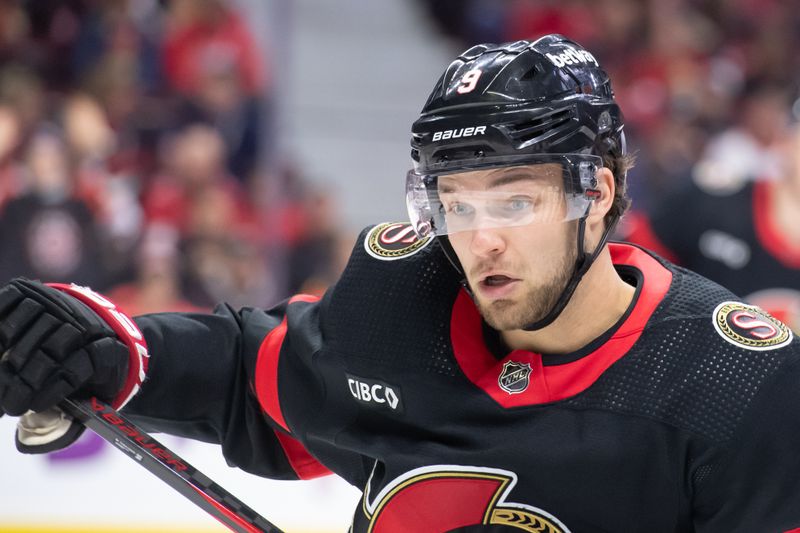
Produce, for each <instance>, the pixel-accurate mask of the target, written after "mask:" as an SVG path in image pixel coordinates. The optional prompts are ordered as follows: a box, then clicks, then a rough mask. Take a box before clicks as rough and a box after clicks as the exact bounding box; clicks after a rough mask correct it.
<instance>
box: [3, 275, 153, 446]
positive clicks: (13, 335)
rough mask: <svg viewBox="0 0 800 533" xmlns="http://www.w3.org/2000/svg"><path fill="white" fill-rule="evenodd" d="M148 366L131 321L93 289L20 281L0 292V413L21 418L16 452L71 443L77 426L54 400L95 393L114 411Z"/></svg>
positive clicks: (81, 429) (140, 342)
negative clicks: (111, 406)
mask: <svg viewBox="0 0 800 533" xmlns="http://www.w3.org/2000/svg"><path fill="white" fill-rule="evenodd" d="M146 363H147V351H146V348H145V345H144V341H143V339H142V335H141V333H140V332H139V330H138V328H137V327H136V326H135V324H134V323H133V321H132V320H131V319H130V318H128V317H127V316H125V315H124V314H122V313H120V312H119V311H118V310H117V309H116V308H115V307H114V305H113V304H112V303H111V302H109V301H108V300H106V299H105V298H103V297H102V296H100V295H98V294H96V293H94V292H92V291H91V290H89V289H86V288H84V287H78V286H76V285H70V286H66V285H52V286H48V285H44V284H42V283H38V282H34V281H29V280H25V279H15V280H13V281H11V282H10V283H9V284H8V285H6V286H5V287H3V288H2V289H0V410H2V411H5V412H6V413H8V414H9V415H12V416H20V417H21V418H20V420H19V422H18V424H17V433H16V443H17V449H19V450H20V451H21V452H24V453H45V452H50V451H54V450H58V449H61V448H64V447H66V446H68V445H69V444H71V443H73V442H74V441H75V440H76V439H77V438H78V437H79V436H80V434H81V433H82V432H83V426H82V425H80V424H78V423H75V422H73V421H72V420H71V419H70V418H69V417H67V416H66V415H64V414H63V413H62V412H61V410H59V409H58V408H56V405H57V404H58V402H60V401H61V400H63V399H64V398H66V397H74V398H88V397H90V396H97V397H98V398H100V399H102V400H104V401H107V402H110V403H112V405H113V406H114V407H116V408H119V407H121V406H122V405H123V404H124V403H125V402H126V401H127V400H129V399H130V397H132V396H133V394H134V393H135V392H136V391H137V390H138V388H139V385H140V384H141V382H142V380H143V379H144V372H145V370H146Z"/></svg>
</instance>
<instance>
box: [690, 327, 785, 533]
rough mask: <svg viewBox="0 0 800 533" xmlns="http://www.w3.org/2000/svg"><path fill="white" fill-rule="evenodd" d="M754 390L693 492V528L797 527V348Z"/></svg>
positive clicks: (776, 531) (771, 530) (781, 531)
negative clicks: (737, 425) (747, 406)
mask: <svg viewBox="0 0 800 533" xmlns="http://www.w3.org/2000/svg"><path fill="white" fill-rule="evenodd" d="M794 346H795V352H796V353H795V354H794V357H793V358H792V359H790V360H789V361H787V362H786V364H785V365H784V366H783V368H781V369H780V370H779V371H778V372H777V373H776V376H775V379H774V380H773V381H771V382H768V383H767V384H766V386H765V387H764V388H763V389H762V390H761V391H760V392H759V395H758V398H757V401H756V402H755V404H754V405H753V409H751V410H750V411H749V413H748V414H747V415H746V417H745V418H744V419H743V423H742V425H741V426H740V428H739V430H738V432H737V434H736V436H735V437H734V438H733V439H732V440H731V442H730V444H729V446H728V447H727V449H726V450H725V451H724V452H723V453H722V454H721V455H720V456H719V457H718V459H717V460H716V461H714V462H712V463H710V464H708V465H706V467H704V472H705V473H704V474H703V479H702V481H700V482H699V483H698V485H699V486H698V488H697V492H696V495H695V510H694V511H695V516H696V519H695V527H696V529H695V531H697V532H698V533H706V532H707V533H712V532H717V531H726V532H730V533H737V532H741V533H744V532H749V531H763V532H765V533H788V532H791V533H797V532H800V416H799V415H798V406H800V353H797V352H800V350H798V349H797V346H798V344H797V341H795V345H794Z"/></svg>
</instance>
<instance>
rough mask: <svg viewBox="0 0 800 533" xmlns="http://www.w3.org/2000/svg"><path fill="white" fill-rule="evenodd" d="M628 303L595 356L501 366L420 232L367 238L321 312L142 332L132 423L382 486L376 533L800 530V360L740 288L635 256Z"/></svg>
mask: <svg viewBox="0 0 800 533" xmlns="http://www.w3.org/2000/svg"><path fill="white" fill-rule="evenodd" d="M609 246H610V249H611V253H612V257H613V261H614V263H615V265H616V268H617V269H618V271H619V273H620V275H621V276H623V278H624V279H626V280H627V281H628V282H629V283H631V284H633V285H635V286H636V295H635V297H634V300H633V302H632V304H631V307H630V309H629V310H628V312H627V313H626V314H625V315H624V316H623V317H622V318H621V319H620V320H619V322H618V323H617V324H616V325H615V326H614V327H613V328H611V329H610V330H609V331H608V332H606V333H605V334H604V335H602V336H601V337H600V338H598V339H596V340H595V341H594V342H592V343H591V344H590V345H588V346H586V347H585V348H583V349H581V350H580V351H578V352H575V353H570V354H538V353H532V352H527V351H522V350H515V351H512V352H511V353H498V352H497V350H496V349H492V348H490V346H493V344H494V343H492V342H491V331H488V330H487V328H486V327H485V326H484V324H483V323H482V321H481V318H480V315H479V314H478V312H477V310H476V308H475V306H474V304H473V302H472V300H471V298H470V296H469V295H468V293H467V292H466V291H465V290H464V288H463V287H462V285H461V283H460V280H459V277H458V275H457V273H456V271H455V269H454V268H453V267H452V266H451V265H450V264H449V263H448V261H447V259H446V257H445V255H444V254H443V253H442V250H441V249H440V248H439V245H438V243H437V242H436V241H435V240H433V239H430V238H429V239H423V240H417V239H416V238H415V237H414V236H413V232H412V231H411V227H410V226H409V225H406V224H382V225H378V226H376V227H374V228H372V229H370V230H368V231H365V233H364V234H362V236H361V237H360V239H359V241H358V243H357V245H356V248H355V249H354V251H353V253H352V256H351V258H350V260H349V263H348V265H347V267H346V270H345V272H344V274H343V275H342V277H341V279H340V280H339V281H338V282H337V283H336V284H335V285H334V286H333V287H332V288H331V289H330V290H329V291H328V292H327V293H326V294H325V296H324V297H323V298H322V299H321V300H317V299H315V298H311V297H304V296H299V297H296V298H294V299H292V300H289V301H288V302H285V303H283V304H281V305H279V306H277V307H275V308H273V309H271V310H268V311H265V310H259V309H242V310H239V311H234V310H233V309H231V308H229V307H227V306H220V307H219V308H217V310H216V311H215V313H214V314H213V315H200V314H173V313H171V314H158V315H149V316H142V317H138V318H137V319H136V321H137V323H138V324H139V326H140V327H141V328H142V330H143V332H144V334H145V336H146V339H147V342H148V344H149V348H150V352H151V354H152V359H151V363H150V372H149V377H148V380H147V381H146V382H145V383H144V386H143V388H142V390H141V392H140V393H139V395H138V396H137V397H136V398H134V400H133V402H132V403H131V404H130V405H129V406H128V407H127V408H126V413H127V414H129V415H131V417H132V418H133V419H134V420H136V421H138V422H139V423H141V424H143V425H144V426H146V427H148V428H150V429H155V430H160V431H166V432H169V433H173V434H178V435H183V436H188V437H192V438H197V439H201V440H206V441H211V442H217V443H220V444H221V445H222V450H223V453H224V454H225V457H226V458H227V460H228V461H229V463H230V464H232V465H236V466H238V467H240V468H242V469H244V470H247V471H250V472H253V473H256V474H259V475H264V476H269V477H273V478H284V479H297V478H307V477H313V476H317V475H321V474H325V473H328V472H334V473H336V474H338V475H340V476H342V477H343V478H344V479H346V480H347V481H349V482H350V483H352V484H354V485H355V486H357V487H359V488H362V489H363V493H364V496H363V499H362V501H361V504H360V505H359V506H358V509H356V511H355V515H354V522H353V527H352V531H353V532H355V533H363V532H373V533H397V532H423V533H425V532H443V531H464V532H467V531H498V532H499V531H503V532H509V533H510V532H513V531H517V532H525V531H527V532H534V531H536V532H550V533H555V532H572V533H584V532H613V533H625V532H642V533H659V532H698V533H700V532H705V533H708V532H714V533H736V532H748V533H751V532H756V531H757V532H759V533H773V532H776V533H781V532H786V531H792V530H794V529H795V528H800V453H798V446H800V415H798V405H800V347H799V346H798V344H799V343H798V341H796V340H793V335H792V332H791V330H790V329H789V328H787V327H786V326H784V325H783V324H782V323H780V322H779V321H777V320H775V319H773V318H772V317H770V316H769V315H767V314H765V313H763V312H762V311H761V310H759V309H758V308H755V307H752V306H749V305H744V304H742V303H739V302H738V300H737V298H736V297H734V296H733V295H732V294H730V293H729V292H728V291H727V290H725V289H723V288H721V287H720V286H718V285H716V284H714V283H711V282H709V281H707V280H705V279H704V278H701V277H700V276H698V275H696V274H693V273H691V272H688V271H686V270H683V269H680V268H676V267H674V266H672V265H671V264H669V263H667V262H665V261H663V260H661V259H659V258H657V257H655V256H653V255H651V254H650V253H648V252H646V251H644V250H642V249H640V248H638V247H634V246H631V245H627V244H619V243H612V244H610V245H609Z"/></svg>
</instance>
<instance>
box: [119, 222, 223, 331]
mask: <svg viewBox="0 0 800 533" xmlns="http://www.w3.org/2000/svg"><path fill="white" fill-rule="evenodd" d="M180 270H181V267H180V255H179V254H178V249H177V248H176V246H175V240H174V235H173V234H172V233H171V232H170V231H169V229H167V228H162V231H161V232H159V231H151V232H150V233H149V234H148V238H147V239H146V240H145V241H143V242H142V246H141V247H140V248H139V256H138V257H137V258H136V277H135V279H134V280H133V281H131V282H130V283H124V284H122V285H118V286H116V287H114V288H113V289H111V290H110V291H109V292H108V296H109V297H110V298H111V300H112V301H114V302H115V303H116V304H117V305H118V306H119V307H120V308H121V309H124V310H125V312H126V313H128V314H129V315H140V314H145V313H160V312H164V311H179V312H192V311H200V310H208V308H204V307H198V306H196V305H193V304H191V303H190V302H189V301H188V300H187V299H186V298H185V297H184V295H183V291H182V288H181V274H180Z"/></svg>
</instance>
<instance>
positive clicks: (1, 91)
mask: <svg viewBox="0 0 800 533" xmlns="http://www.w3.org/2000/svg"><path fill="white" fill-rule="evenodd" d="M0 102H3V103H5V104H6V105H8V106H10V107H12V108H13V109H14V112H15V113H16V114H17V117H18V118H19V125H20V129H21V132H22V136H23V138H25V137H28V136H29V135H30V134H31V133H32V132H33V131H34V130H35V129H36V128H37V127H38V125H39V123H40V122H41V121H42V119H43V117H45V116H46V113H47V110H48V105H47V100H46V97H45V91H44V87H43V86H42V81H41V79H40V78H39V77H38V76H37V75H36V73H35V72H34V71H33V70H31V69H30V68H28V67H26V66H24V65H21V64H14V63H12V64H8V65H4V66H2V68H0Z"/></svg>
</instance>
